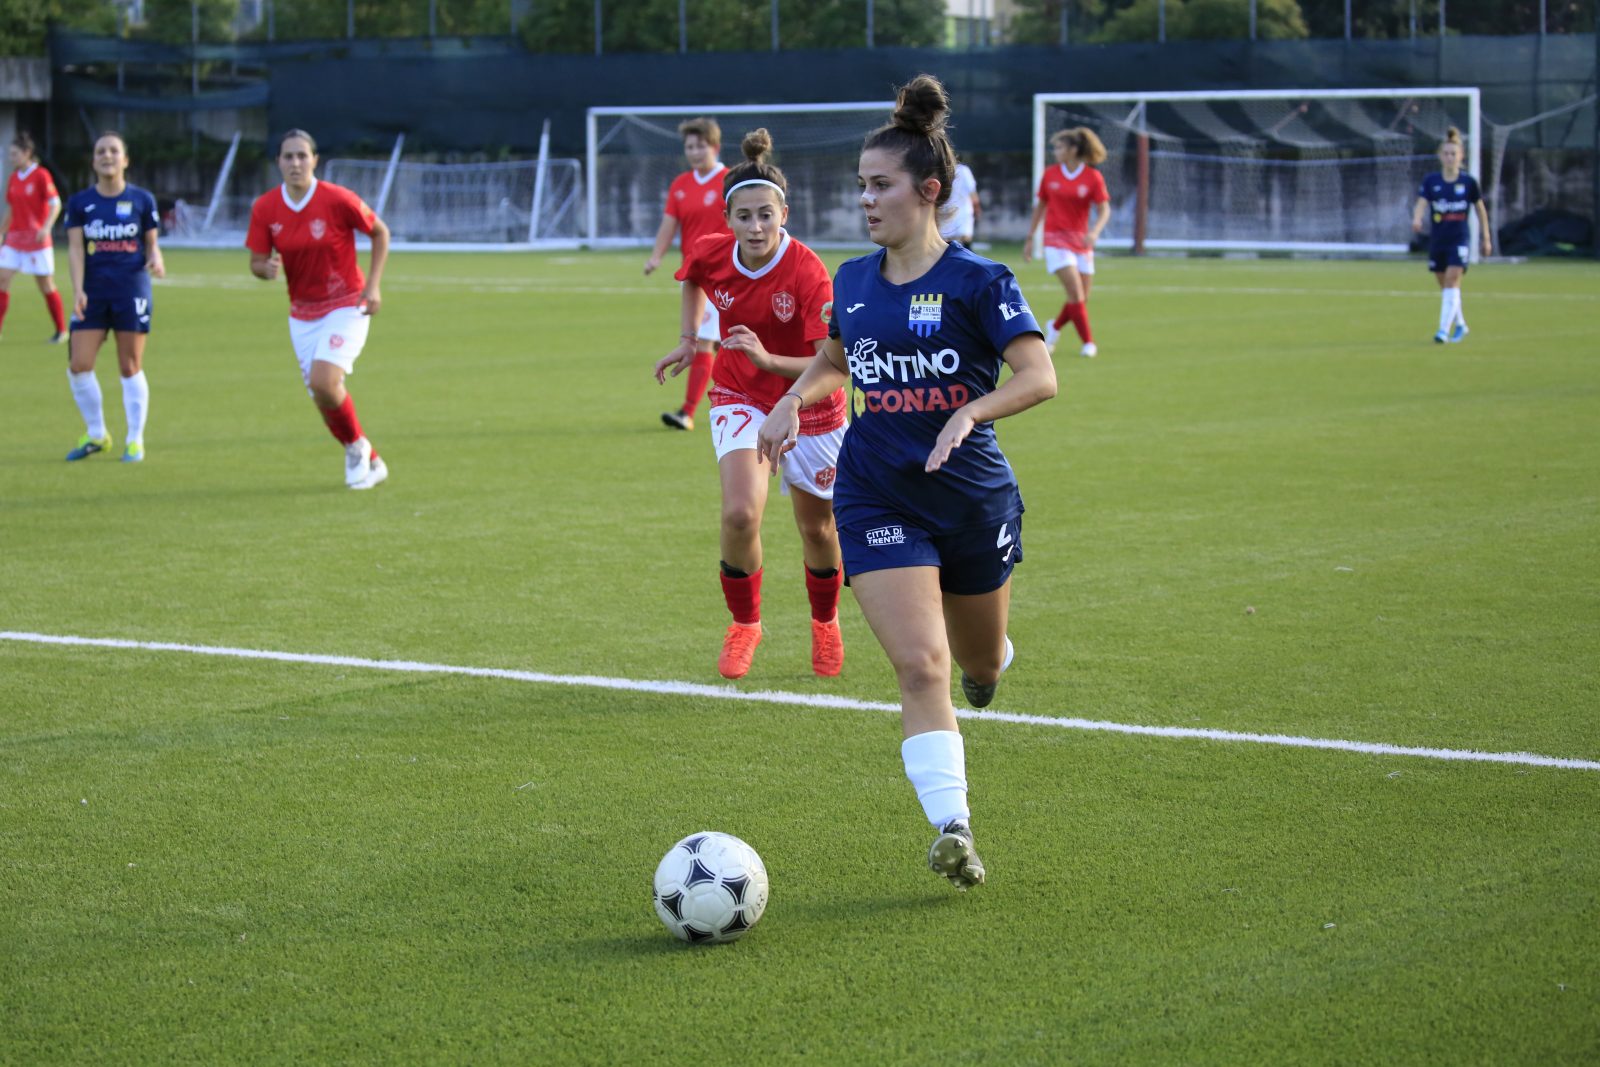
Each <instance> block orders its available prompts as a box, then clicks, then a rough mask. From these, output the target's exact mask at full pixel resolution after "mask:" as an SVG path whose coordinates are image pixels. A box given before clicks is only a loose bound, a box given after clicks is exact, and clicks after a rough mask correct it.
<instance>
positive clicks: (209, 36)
mask: <svg viewBox="0 0 1600 1067" xmlns="http://www.w3.org/2000/svg"><path fill="white" fill-rule="evenodd" d="M238 10H239V5H238V4H237V3H236V2H231V0H193V3H192V4H191V0H145V4H144V25H143V26H141V27H139V28H138V29H137V31H136V32H137V34H138V36H140V37H148V38H151V39H154V40H157V41H167V42H170V43H172V44H188V43H189V41H190V40H191V39H192V38H191V35H192V32H193V30H192V21H191V20H192V15H193V14H194V13H198V14H199V16H200V40H202V41H230V40H232V39H233V17H234V15H235V14H236V13H237V12H238Z"/></svg>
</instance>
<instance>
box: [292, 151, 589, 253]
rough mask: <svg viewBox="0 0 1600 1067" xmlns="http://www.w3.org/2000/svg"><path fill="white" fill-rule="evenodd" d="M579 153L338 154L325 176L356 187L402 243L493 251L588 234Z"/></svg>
mask: <svg viewBox="0 0 1600 1067" xmlns="http://www.w3.org/2000/svg"><path fill="white" fill-rule="evenodd" d="M581 175H582V168H581V166H580V164H579V163H578V161H577V160H576V159H547V160H545V161H544V162H543V163H542V164H541V163H540V162H539V161H538V160H532V159H528V160H517V161H513V162H508V163H406V162H401V161H395V160H387V159H330V160H328V161H326V162H325V163H324V164H323V166H322V177H323V178H325V179H327V180H328V181H330V182H333V183H334V184H335V185H343V186H345V187H346V188H349V189H351V190H354V191H355V192H356V193H357V194H359V195H360V196H361V198H362V199H363V200H365V201H366V202H367V203H369V204H371V205H372V207H373V208H374V210H376V211H377V212H378V214H379V215H380V216H382V218H383V221H384V222H385V223H386V224H387V225H388V227H389V230H390V232H391V233H392V234H393V235H394V240H395V242H396V243H397V244H417V245H426V246H427V247H429V248H435V249H441V250H443V249H461V250H473V251H476V250H490V249H500V248H504V249H513V248H529V247H540V246H545V247H554V246H560V245H573V244H576V243H577V242H578V241H579V240H581V238H582V237H583V233H582V225H581V223H582V210H581V209H582V205H583V200H582V194H583V182H582V178H581Z"/></svg>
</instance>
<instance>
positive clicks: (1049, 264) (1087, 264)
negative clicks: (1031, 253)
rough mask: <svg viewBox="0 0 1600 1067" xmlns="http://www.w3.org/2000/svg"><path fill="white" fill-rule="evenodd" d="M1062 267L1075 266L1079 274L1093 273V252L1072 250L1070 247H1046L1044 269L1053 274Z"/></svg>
mask: <svg viewBox="0 0 1600 1067" xmlns="http://www.w3.org/2000/svg"><path fill="white" fill-rule="evenodd" d="M1062 267H1077V268H1078V273H1079V274H1093V273H1094V253H1093V252H1074V251H1073V250H1072V249H1070V248H1048V247H1047V248H1046V249H1045V250H1044V269H1045V270H1047V271H1049V272H1050V273H1051V274H1054V273H1055V272H1056V271H1058V270H1060V269H1061V268H1062Z"/></svg>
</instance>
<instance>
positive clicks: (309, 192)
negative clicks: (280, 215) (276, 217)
mask: <svg viewBox="0 0 1600 1067" xmlns="http://www.w3.org/2000/svg"><path fill="white" fill-rule="evenodd" d="M278 188H280V189H282V190H283V202H284V203H285V204H288V205H289V210H290V211H293V212H294V213H295V214H297V215H298V214H299V213H300V212H302V211H304V210H305V209H306V205H307V204H309V203H311V198H312V197H313V196H316V195H317V179H316V178H312V179H311V185H310V186H309V187H308V188H307V189H306V195H305V196H303V197H301V198H300V202H299V203H298V204H297V203H295V202H294V201H293V200H290V199H289V187H288V186H287V185H280V186H278Z"/></svg>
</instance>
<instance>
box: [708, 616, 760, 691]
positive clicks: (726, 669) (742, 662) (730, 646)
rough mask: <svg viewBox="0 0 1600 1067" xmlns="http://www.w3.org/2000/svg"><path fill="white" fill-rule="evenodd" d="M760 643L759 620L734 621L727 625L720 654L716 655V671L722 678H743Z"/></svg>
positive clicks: (748, 671) (748, 670)
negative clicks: (747, 622) (748, 621)
mask: <svg viewBox="0 0 1600 1067" xmlns="http://www.w3.org/2000/svg"><path fill="white" fill-rule="evenodd" d="M760 643H761V624H760V623H759V622H753V623H749V624H746V623H742V622H736V623H734V624H733V625H731V626H729V627H728V632H727V633H726V634H725V635H723V638H722V655H720V656H718V657H717V673H718V674H720V675H722V676H723V677H724V678H743V677H744V676H745V675H746V674H748V673H750V661H751V660H753V659H755V656H756V646H757V645H759V644H760Z"/></svg>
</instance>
